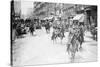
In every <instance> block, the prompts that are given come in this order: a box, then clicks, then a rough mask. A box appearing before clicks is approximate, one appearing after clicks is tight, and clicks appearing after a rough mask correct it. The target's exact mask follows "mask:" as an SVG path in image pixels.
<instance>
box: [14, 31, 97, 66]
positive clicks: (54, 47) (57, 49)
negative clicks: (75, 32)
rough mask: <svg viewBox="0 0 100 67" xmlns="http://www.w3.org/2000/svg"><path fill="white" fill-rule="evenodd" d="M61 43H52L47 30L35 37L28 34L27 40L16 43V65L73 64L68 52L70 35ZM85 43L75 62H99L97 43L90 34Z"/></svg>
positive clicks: (86, 35) (86, 36) (86, 34)
mask: <svg viewBox="0 0 100 67" xmlns="http://www.w3.org/2000/svg"><path fill="white" fill-rule="evenodd" d="M65 36H66V37H65V38H64V39H63V42H62V43H61V41H60V39H58V40H57V41H56V42H52V41H51V33H50V34H46V32H45V30H44V29H42V30H37V31H36V32H35V35H34V36H31V35H30V34H27V35H26V37H25V38H21V39H17V40H16V41H15V44H13V45H14V50H13V56H14V65H38V64H40V65H41V64H54V63H71V62H72V60H71V59H70V56H69V55H68V54H67V52H66V43H67V41H68V38H67V36H68V33H65ZM84 38H85V42H84V43H83V44H82V47H83V48H82V49H81V50H80V51H79V52H77V53H76V56H75V60H74V61H73V62H89V61H97V42H96V41H94V40H93V39H92V38H91V34H90V33H89V32H86V33H85V37H84Z"/></svg>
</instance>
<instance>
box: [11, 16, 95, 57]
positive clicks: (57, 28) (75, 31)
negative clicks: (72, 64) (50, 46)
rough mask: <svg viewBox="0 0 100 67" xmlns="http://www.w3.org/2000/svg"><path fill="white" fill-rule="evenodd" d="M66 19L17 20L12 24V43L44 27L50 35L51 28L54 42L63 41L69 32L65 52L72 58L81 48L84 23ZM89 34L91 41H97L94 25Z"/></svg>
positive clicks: (84, 29)
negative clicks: (91, 36) (91, 37)
mask: <svg viewBox="0 0 100 67" xmlns="http://www.w3.org/2000/svg"><path fill="white" fill-rule="evenodd" d="M65 20H66V19H62V18H58V19H57V20H55V18H54V17H53V18H51V19H45V20H44V19H38V18H36V19H26V20H24V19H17V20H14V21H13V22H12V25H11V30H12V42H14V40H15V39H16V38H22V37H23V35H24V34H27V33H31V34H32V35H34V31H35V30H37V29H41V28H42V27H45V30H46V32H47V34H48V33H50V28H51V27H52V28H53V32H52V36H51V40H53V41H55V40H56V39H57V38H60V39H61V40H63V38H64V37H65V32H69V35H68V43H67V44H66V45H67V52H68V53H69V54H71V56H72V57H74V56H75V53H76V52H77V51H79V49H80V48H82V43H83V42H84V35H85V34H84V33H85V31H87V29H86V26H85V24H84V22H79V21H78V20H73V21H72V23H70V22H67V21H65ZM90 32H91V34H92V35H93V39H94V40H97V28H96V26H95V24H94V25H93V24H92V25H91V27H90Z"/></svg>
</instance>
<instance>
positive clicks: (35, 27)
mask: <svg viewBox="0 0 100 67" xmlns="http://www.w3.org/2000/svg"><path fill="white" fill-rule="evenodd" d="M10 7H11V8H10V28H11V29H10V31H11V37H10V38H11V39H10V41H11V48H10V50H11V65H12V66H34V65H48V64H68V63H83V62H96V61H97V59H98V56H97V55H98V36H97V29H98V22H97V5H88V4H72V3H56V2H39V1H28V0H27V1H24V0H12V1H11V2H10Z"/></svg>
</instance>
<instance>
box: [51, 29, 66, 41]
mask: <svg viewBox="0 0 100 67" xmlns="http://www.w3.org/2000/svg"><path fill="white" fill-rule="evenodd" d="M57 37H59V38H60V39H61V42H62V39H63V38H64V37H65V35H64V30H60V29H54V31H53V33H52V37H51V40H53V41H54V40H56V39H57Z"/></svg>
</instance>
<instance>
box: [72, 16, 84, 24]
mask: <svg viewBox="0 0 100 67" xmlns="http://www.w3.org/2000/svg"><path fill="white" fill-rule="evenodd" d="M73 20H78V21H79V22H84V20H85V15H84V14H78V15H76V16H75V17H74V18H73Z"/></svg>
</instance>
